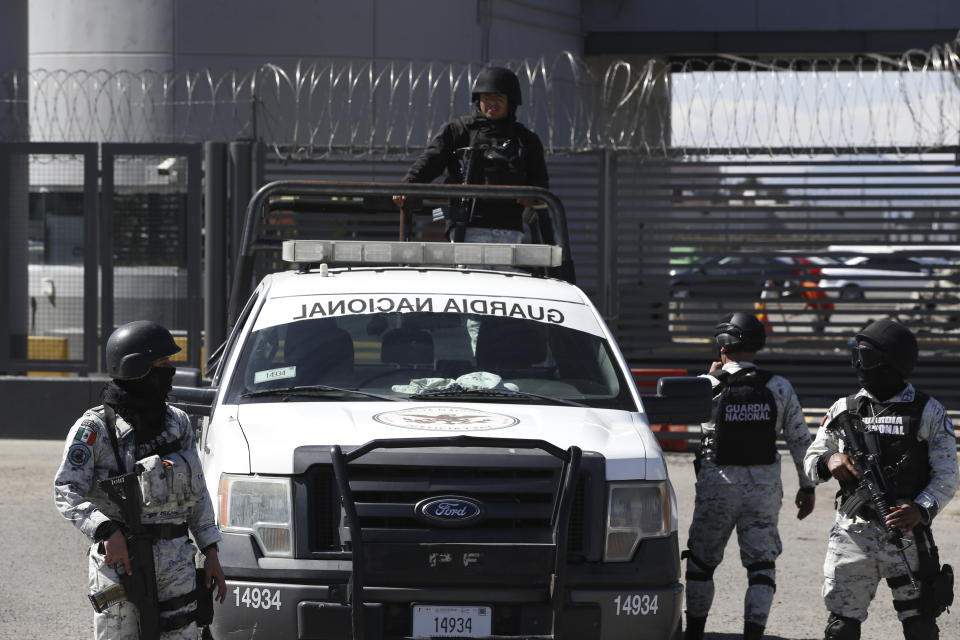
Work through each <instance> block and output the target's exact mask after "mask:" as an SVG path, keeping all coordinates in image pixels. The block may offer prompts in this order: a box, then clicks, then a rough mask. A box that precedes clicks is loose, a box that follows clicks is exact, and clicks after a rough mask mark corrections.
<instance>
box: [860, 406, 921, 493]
mask: <svg viewBox="0 0 960 640" xmlns="http://www.w3.org/2000/svg"><path fill="white" fill-rule="evenodd" d="M928 399H929V396H928V395H927V394H925V393H923V392H922V391H917V392H916V395H914V398H913V402H897V403H893V404H888V405H880V404H875V403H873V402H871V400H870V399H869V398H867V397H865V396H861V397H859V398H858V397H857V396H856V395H851V396H847V400H846V402H847V411H849V412H850V413H852V414H854V415H856V416H858V417H859V418H860V419H861V420H862V421H863V424H864V427H865V428H866V431H867V432H868V433H866V434H864V437H865V438H869V437H872V436H870V435H869V433H874V434H876V439H877V443H878V445H879V449H880V466H881V467H882V468H883V470H884V476H886V479H887V481H888V482H889V484H890V487H891V489H892V492H893V497H894V498H902V499H905V500H913V499H914V498H916V497H917V494H919V493H920V492H921V491H923V490H924V489H925V488H926V486H927V484H929V482H930V462H929V458H928V456H927V448H928V447H927V443H926V441H923V440H918V439H917V433H918V432H919V430H920V420H921V418H922V417H923V408H924V407H925V406H926V404H927V400H928Z"/></svg>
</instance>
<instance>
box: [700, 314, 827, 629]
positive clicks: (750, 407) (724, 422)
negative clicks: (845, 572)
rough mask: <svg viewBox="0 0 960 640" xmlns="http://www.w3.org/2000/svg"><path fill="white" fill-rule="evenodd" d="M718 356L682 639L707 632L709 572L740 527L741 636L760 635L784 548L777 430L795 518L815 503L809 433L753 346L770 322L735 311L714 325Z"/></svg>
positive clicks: (787, 388) (793, 399)
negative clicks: (807, 462) (795, 483)
mask: <svg viewBox="0 0 960 640" xmlns="http://www.w3.org/2000/svg"><path fill="white" fill-rule="evenodd" d="M714 337H715V339H716V342H717V346H718V347H719V351H720V360H719V361H718V362H714V363H713V364H712V365H711V366H710V371H709V373H708V374H707V377H708V378H709V379H710V382H711V384H712V385H713V393H714V398H713V415H712V418H711V421H710V422H708V423H705V424H704V425H703V426H702V430H703V435H702V440H701V444H700V449H699V450H698V451H697V457H696V462H695V467H696V469H697V485H696V491H697V495H696V501H695V504H694V511H693V520H692V522H691V523H690V534H689V536H688V540H687V550H686V551H684V552H683V557H685V558H686V559H687V566H686V581H687V589H686V598H687V602H686V605H687V609H686V614H687V631H686V638H687V640H700V639H701V638H703V635H704V628H705V626H706V621H707V614H708V613H709V612H710V606H711V604H712V603H713V595H714V583H713V573H714V570H715V569H716V568H717V566H718V565H719V564H720V561H721V560H723V551H724V548H725V547H726V545H727V540H729V538H730V534H731V533H732V532H733V529H734V527H736V529H737V538H738V541H739V543H740V561H741V562H742V563H743V566H744V567H745V568H746V570H747V580H748V583H749V584H748V587H747V593H746V598H745V604H744V625H743V629H744V631H743V637H744V638H747V639H754V638H762V637H763V630H764V628H765V627H766V624H767V617H768V615H769V613H770V606H771V604H772V603H773V594H774V592H775V591H776V570H775V562H776V559H777V557H778V556H779V555H780V552H781V551H782V545H781V543H780V535H779V533H778V531H777V520H778V517H779V514H780V505H781V502H782V499H783V486H782V484H781V478H780V454H779V453H778V452H777V437H778V436H779V435H782V436H783V438H784V440H786V443H787V446H788V447H789V449H790V454H791V455H792V456H793V460H794V463H795V465H796V469H797V475H798V477H799V479H800V489H799V491H798V492H797V495H796V498H795V500H794V503H795V504H796V506H797V517H798V518H800V519H803V518H805V517H807V516H808V515H809V514H810V512H812V511H813V506H814V500H815V498H814V493H813V490H814V483H813V482H812V481H811V480H810V479H809V478H807V477H806V476H805V475H804V473H803V454H804V452H805V451H806V450H807V447H808V446H809V444H810V440H811V438H810V433H809V431H808V430H807V426H806V424H805V423H804V419H803V410H802V409H801V408H800V402H799V400H798V399H797V395H796V393H795V392H794V390H793V387H792V386H791V385H790V383H789V382H788V381H787V380H786V379H785V378H783V377H781V376H778V375H774V374H773V373H771V372H769V371H765V370H763V369H758V368H757V367H756V365H755V364H754V359H755V357H756V354H757V352H758V351H760V349H762V348H763V346H764V344H765V342H766V328H765V327H764V325H763V323H761V322H760V321H759V320H757V318H756V317H755V316H753V315H751V314H749V313H734V314H731V315H729V316H727V317H726V318H724V320H723V321H722V322H720V324H718V325H717V326H716V329H715V333H714Z"/></svg>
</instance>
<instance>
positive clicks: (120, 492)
mask: <svg viewBox="0 0 960 640" xmlns="http://www.w3.org/2000/svg"><path fill="white" fill-rule="evenodd" d="M99 484H100V488H101V489H103V490H104V491H106V492H107V495H109V496H110V497H111V498H112V499H113V500H114V502H116V503H117V504H118V505H119V506H120V511H121V512H122V513H123V519H124V521H125V522H126V524H127V535H126V539H127V552H128V554H129V556H130V565H131V567H132V568H133V573H132V574H127V573H122V574H120V584H119V585H113V586H111V587H107V588H106V589H104V590H102V591H100V592H98V593H94V594H92V595H90V603H91V604H92V605H93V608H94V609H95V610H96V611H97V613H102V612H103V611H104V610H106V609H107V608H108V607H109V606H110V605H111V604H113V603H114V602H118V601H120V600H124V599H126V600H129V601H130V602H132V603H133V604H134V605H135V606H136V607H137V612H138V613H139V616H138V617H139V619H140V640H160V602H159V599H158V594H157V574H156V567H154V566H153V537H152V536H150V535H149V534H148V533H147V532H146V529H145V527H144V526H143V522H142V520H141V518H140V503H141V496H140V484H139V482H138V481H137V473H136V472H133V473H124V474H122V475H118V476H113V477H112V478H107V479H106V480H101V481H100V483H99Z"/></svg>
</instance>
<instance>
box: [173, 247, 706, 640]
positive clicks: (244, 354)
mask: <svg viewBox="0 0 960 640" xmlns="http://www.w3.org/2000/svg"><path fill="white" fill-rule="evenodd" d="M283 254H284V258H285V259H287V260H288V261H289V262H291V263H293V264H294V265H297V266H298V268H297V269H294V270H290V271H284V272H278V273H272V274H269V275H267V276H266V277H264V278H263V279H262V281H261V282H260V283H259V285H258V286H257V287H256V289H255V291H254V292H253V295H252V296H251V297H250V298H249V301H248V302H247V304H246V306H245V308H244V309H243V311H242V313H241V314H240V316H239V318H238V321H237V323H236V325H235V327H234V329H233V331H232V334H231V336H230V337H229V339H228V341H227V343H226V345H225V349H224V352H223V356H222V358H221V360H220V366H219V367H218V369H217V372H216V373H215V375H214V376H213V380H212V383H213V386H212V387H210V388H209V389H206V390H205V391H204V392H203V394H202V395H204V396H205V398H206V401H207V402H209V403H210V405H211V406H210V418H209V419H208V420H207V421H205V424H204V426H203V430H202V435H201V442H200V448H201V455H202V459H203V464H204V472H205V474H206V478H207V482H208V484H209V490H210V493H211V495H216V496H217V498H216V500H215V504H216V512H217V520H218V523H219V526H220V528H221V530H222V532H223V536H224V539H223V542H222V543H221V545H220V559H221V562H222V564H223V568H224V571H225V572H226V575H227V585H228V594H227V600H226V602H225V603H224V604H223V605H222V606H219V607H218V608H217V611H216V617H215V620H214V624H213V627H212V629H211V630H212V634H213V637H214V638H216V639H218V640H220V639H228V638H229V639H237V638H255V637H261V636H263V637H269V638H301V639H316V640H327V639H329V640H334V639H337V640H342V639H346V638H352V639H360V638H365V639H371V640H373V639H376V640H380V639H384V640H386V639H398V640H399V639H401V638H438V637H457V638H517V639H519V638H576V639H577V640H589V639H598V640H599V639H603V640H620V639H622V640H627V639H630V640H640V639H644V638H651V639H652V638H657V639H670V638H678V637H680V612H681V605H682V593H683V587H682V585H681V583H680V562H679V550H678V539H677V514H676V500H675V496H674V492H673V488H672V486H671V484H670V480H669V478H668V475H667V468H666V465H665V463H664V459H663V455H662V453H661V450H660V447H659V446H658V444H657V441H656V439H655V438H654V436H653V433H652V432H651V430H650V428H649V424H650V422H651V421H654V422H656V421H661V420H670V421H682V420H684V418H686V419H687V420H688V421H689V422H695V421H698V420H701V419H703V417H704V415H703V414H704V412H705V411H706V412H709V407H710V400H709V385H708V384H706V385H704V383H703V381H702V380H699V379H696V378H676V379H664V380H662V381H661V396H660V397H654V398H651V399H650V401H649V403H648V407H647V410H646V411H645V408H644V401H643V400H642V399H641V397H640V395H639V394H638V392H637V388H636V386H635V384H634V382H633V380H632V378H631V374H630V369H629V367H628V365H627V363H626V362H625V360H624V358H623V356H622V354H621V353H620V350H619V348H618V347H617V344H616V342H615V341H614V338H613V336H612V335H611V333H610V330H609V329H608V328H607V326H606V325H605V323H604V322H603V320H602V318H601V316H600V315H599V313H598V312H597V310H596V308H595V307H594V306H593V304H592V303H591V302H590V300H589V299H588V298H587V297H586V295H585V294H584V293H583V292H582V291H581V290H580V289H579V288H577V287H576V286H574V285H572V284H570V283H567V282H564V281H562V280H559V279H553V278H547V277H540V276H536V275H530V274H528V273H521V272H519V271H517V269H519V268H523V267H536V266H537V265H540V266H543V267H556V266H557V265H559V264H560V254H561V249H560V248H559V247H556V246H550V245H531V244H525V245H492V244H491V245H478V244H462V245H460V244H458V245H454V244H450V243H442V242H426V243H421V242H350V241H307V240H295V241H288V242H285V243H284V246H283ZM463 264H481V265H485V268H472V267H464V266H456V265H463ZM498 269H503V270H498ZM181 391H182V390H181ZM670 396H673V398H672V399H671V397H670ZM656 407H661V409H663V410H664V411H665V413H664V414H663V415H662V416H659V417H655V416H653V415H651V414H652V413H654V411H655V409H656Z"/></svg>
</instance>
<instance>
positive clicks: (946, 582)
mask: <svg viewBox="0 0 960 640" xmlns="http://www.w3.org/2000/svg"><path fill="white" fill-rule="evenodd" d="M951 605H953V567H951V566H950V565H948V564H945V565H943V566H942V567H940V571H938V572H937V573H935V574H934V575H933V576H930V577H926V578H924V579H923V581H922V582H921V583H920V611H921V614H922V615H925V616H928V617H931V618H936V617H937V616H939V615H940V614H942V613H943V612H944V611H946V610H947V609H949V608H950V606H951Z"/></svg>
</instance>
